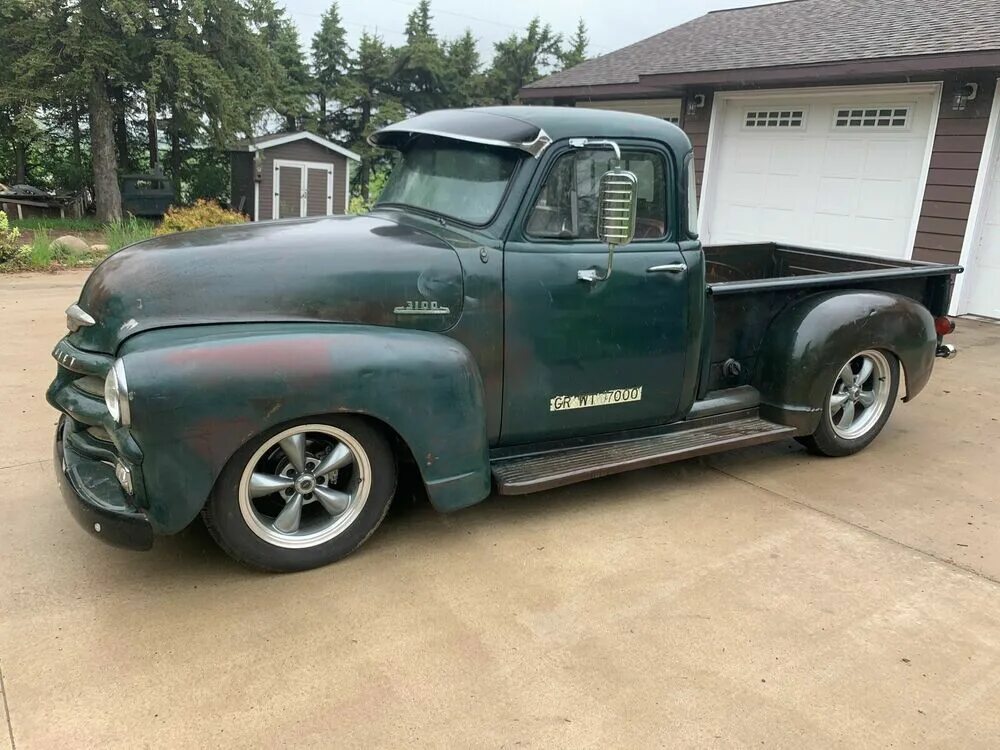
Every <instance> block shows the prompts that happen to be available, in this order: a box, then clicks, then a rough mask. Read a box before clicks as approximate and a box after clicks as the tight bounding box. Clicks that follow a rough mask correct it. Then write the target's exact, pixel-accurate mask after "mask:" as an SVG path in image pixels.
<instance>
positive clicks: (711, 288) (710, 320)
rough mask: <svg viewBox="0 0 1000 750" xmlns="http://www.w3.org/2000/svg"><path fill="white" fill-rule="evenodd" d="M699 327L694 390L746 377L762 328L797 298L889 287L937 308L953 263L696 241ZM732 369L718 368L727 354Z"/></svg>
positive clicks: (947, 296)
mask: <svg viewBox="0 0 1000 750" xmlns="http://www.w3.org/2000/svg"><path fill="white" fill-rule="evenodd" d="M704 253H705V281H706V285H707V292H708V299H707V302H706V311H705V312H706V320H705V325H706V330H707V331H710V334H709V335H708V336H706V337H705V338H704V340H705V342H706V346H708V347H710V350H709V351H707V352H705V353H704V355H705V359H704V360H703V361H707V362H708V363H709V366H708V367H703V370H702V379H701V385H700V388H699V395H700V396H704V394H705V393H707V392H709V391H714V390H718V389H722V388H732V387H736V386H740V385H745V384H748V383H750V382H751V379H752V375H753V371H754V368H755V366H756V356H757V352H758V350H759V349H760V345H761V342H762V340H763V337H764V335H765V332H766V330H767V328H768V326H769V325H770V323H771V321H772V320H773V319H774V317H775V316H776V315H778V313H780V312H781V311H782V310H784V309H785V308H786V307H788V306H789V305H790V304H792V303H794V302H795V301H796V300H797V299H800V298H802V297H805V296H807V295H810V294H817V293H822V292H826V291H832V290H837V289H858V290H862V289H866V290H873V291H882V292H890V293H893V294H899V295H902V296H904V297H909V298H910V299H913V300H916V301H917V302H919V303H920V304H922V305H923V306H924V307H926V308H927V309H928V310H930V312H931V314H933V315H935V316H937V315H945V314H947V312H948V305H949V302H950V300H951V289H952V285H953V283H954V277H955V274H957V273H961V271H962V269H961V267H960V266H955V265H942V264H939V263H925V262H922V261H915V260H895V259H891V258H874V257H871V256H867V255H859V254H854V253H843V252H835V251H832V250H814V249H810V248H805V247H798V246H795V245H785V244H781V243H777V242H765V243H755V244H741V245H714V246H707V247H705V248H704ZM730 359H732V360H735V361H736V362H738V363H739V365H740V368H739V372H738V373H736V374H734V373H733V372H728V373H727V372H724V370H725V368H724V367H723V364H724V363H725V362H726V361H727V360H730Z"/></svg>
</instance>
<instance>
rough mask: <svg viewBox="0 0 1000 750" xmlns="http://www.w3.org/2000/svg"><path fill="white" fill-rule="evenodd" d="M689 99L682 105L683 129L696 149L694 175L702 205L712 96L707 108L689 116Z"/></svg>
mask: <svg viewBox="0 0 1000 750" xmlns="http://www.w3.org/2000/svg"><path fill="white" fill-rule="evenodd" d="M687 101H688V100H687V99H685V100H684V101H683V102H682V104H681V107H682V109H681V127H682V128H683V129H684V132H685V133H687V136H688V138H690V139H691V146H692V148H693V149H694V175H695V181H696V183H697V186H698V201H699V205H700V203H701V186H702V183H703V182H704V179H703V178H704V176H705V154H706V153H707V151H708V128H709V124H710V123H711V120H712V94H706V95H705V106H704V107H699V108H698V109H696V110H695V111H694V114H691V115H689V114H687Z"/></svg>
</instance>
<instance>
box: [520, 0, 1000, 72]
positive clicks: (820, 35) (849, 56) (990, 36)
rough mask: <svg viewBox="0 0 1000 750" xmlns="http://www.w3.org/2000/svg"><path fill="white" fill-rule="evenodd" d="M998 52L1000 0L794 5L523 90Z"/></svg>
mask: <svg viewBox="0 0 1000 750" xmlns="http://www.w3.org/2000/svg"><path fill="white" fill-rule="evenodd" d="M992 50H1000V0H789V1H788V2H782V3H775V4H771V5H757V6H752V7H748V8H735V9H732V10H724V11H715V12H713V13H708V14H707V15H704V16H701V17H700V18H696V19H694V20H693V21H689V22H687V23H684V24H681V25H680V26H675V27H674V28H672V29H668V30H667V31H664V32H662V33H660V34H656V35H655V36H651V37H649V38H648V39H643V40H642V41H640V42H636V43H635V44H632V45H630V46H628V47H624V48H622V49H620V50H616V51H615V52H611V53H609V54H607V55H604V56H602V57H596V58H594V59H592V60H587V61H586V62H583V63H581V64H580V65H577V66H575V67H573V68H570V69H568V70H564V71H561V72H559V73H555V74H553V75H550V76H548V77H546V78H543V79H541V80H539V81H535V82H534V83H531V84H529V85H528V86H526V88H558V87H568V86H600V85H606V84H622V83H637V82H638V81H639V76H640V75H657V74H670V73H691V72H701V71H715V70H737V69H743V68H765V67H772V66H787V65H809V64H817V63H832V62H843V61H849V60H875V59H885V58H892V57H910V56H914V55H937V54H946V53H955V52H979V51H992Z"/></svg>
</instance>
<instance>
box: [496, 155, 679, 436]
mask: <svg viewBox="0 0 1000 750" xmlns="http://www.w3.org/2000/svg"><path fill="white" fill-rule="evenodd" d="M612 157H613V154H612V152H610V151H607V150H595V149H589V148H571V147H566V148H564V149H562V150H557V149H552V153H550V154H547V155H546V159H547V161H548V168H547V169H543V170H542V174H543V175H544V177H543V178H542V179H541V180H537V179H536V181H535V185H536V187H535V188H533V191H534V192H533V193H532V192H529V196H533V197H531V199H530V200H528V201H526V202H525V205H524V207H523V208H522V215H521V216H520V218H519V220H518V221H517V222H516V223H515V228H514V230H513V231H512V233H511V238H510V240H509V241H508V242H507V243H506V245H505V246H504V295H505V303H504V390H503V413H502V420H501V442H502V443H504V444H507V445H511V444H518V443H527V442H535V441H541V440H547V439H553V438H559V437H564V436H570V435H585V434H597V433H604V432H613V431H615V430H619V429H626V428H631V427H641V426H646V425H653V424H659V423H664V422H669V421H672V420H674V419H676V418H678V416H679V415H678V413H677V412H678V408H679V403H680V396H681V393H680V391H681V384H682V381H683V377H684V367H685V354H686V353H687V350H688V346H689V344H688V330H689V327H690V322H689V315H690V311H689V309H688V305H689V302H688V288H689V284H690V283H693V282H692V280H691V279H689V277H688V274H687V273H686V266H685V264H684V258H683V256H682V254H681V252H680V249H679V247H678V245H677V243H676V242H675V241H674V239H673V237H672V232H673V231H676V228H675V227H676V222H675V221H673V217H672V216H670V215H669V213H668V208H667V207H668V206H671V205H674V204H673V203H672V201H673V200H674V191H673V190H672V189H670V187H669V186H670V185H673V184H674V182H673V179H672V178H671V177H670V171H669V167H668V164H669V162H668V160H667V159H666V154H665V153H664V152H662V151H660V150H658V148H657V147H655V146H653V145H639V144H637V145H634V146H628V147H627V148H626V150H624V151H623V166H624V167H625V168H627V169H630V170H631V171H633V172H634V173H635V174H636V176H637V177H638V179H639V200H638V217H639V218H638V227H637V231H636V239H635V241H634V242H633V243H632V244H630V245H627V246H625V247H622V248H620V249H619V250H617V251H616V252H615V254H614V263H613V268H612V272H611V276H610V278H608V279H607V280H606V281H596V282H585V281H580V280H578V278H577V271H579V270H581V269H588V268H597V269H600V270H603V269H605V268H606V267H607V262H608V250H607V247H606V246H605V245H604V244H603V243H601V242H599V241H598V240H597V239H596V237H597V202H596V198H597V185H598V180H599V179H600V177H601V175H602V174H603V173H604V172H605V171H606V170H607V169H609V168H610V167H611V165H612Z"/></svg>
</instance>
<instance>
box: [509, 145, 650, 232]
mask: <svg viewBox="0 0 1000 750" xmlns="http://www.w3.org/2000/svg"><path fill="white" fill-rule="evenodd" d="M613 166H616V163H615V155H614V152H612V151H608V150H603V149H601V150H597V149H574V150H572V151H570V152H568V153H566V154H563V155H562V156H560V157H559V159H558V160H557V161H556V163H555V165H554V166H553V167H552V169H551V171H550V172H549V173H548V175H547V176H546V178H545V182H544V184H543V185H542V189H541V191H540V192H539V194H538V198H537V199H536V201H535V205H534V206H533V207H532V209H531V214H530V216H529V217H528V223H527V226H526V228H525V230H526V233H527V235H528V236H529V237H533V238H537V239H560V240H596V239H597V186H598V183H599V181H600V179H601V175H603V174H604V173H605V172H607V171H608V170H609V169H611V168H612V167H613ZM617 166H621V167H623V168H624V169H627V170H629V171H630V172H633V173H634V174H635V176H636V177H637V178H638V181H639V196H638V202H637V211H636V230H635V239H637V240H648V239H659V238H662V237H665V236H666V233H667V199H666V179H665V168H664V163H663V158H662V157H661V156H660V155H659V154H657V153H654V152H651V151H622V159H621V162H620V164H618V165H617Z"/></svg>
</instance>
